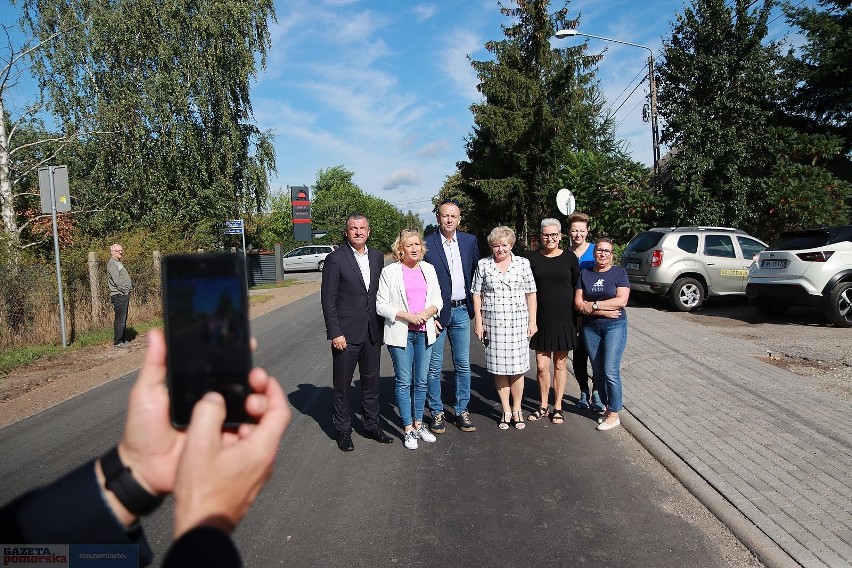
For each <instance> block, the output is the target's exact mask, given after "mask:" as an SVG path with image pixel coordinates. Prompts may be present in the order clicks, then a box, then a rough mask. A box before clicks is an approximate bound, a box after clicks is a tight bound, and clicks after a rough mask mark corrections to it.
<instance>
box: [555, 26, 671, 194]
mask: <svg viewBox="0 0 852 568" xmlns="http://www.w3.org/2000/svg"><path fill="white" fill-rule="evenodd" d="M578 35H579V36H584V37H590V38H593V39H599V40H602V41H611V42H613V43H620V44H623V45H630V46H633V47H639V48H642V49H647V50H648V80H649V81H650V84H651V87H650V96H651V149H652V152H653V158H654V187H658V186H659V174H660V130H659V128H658V126H657V81H656V79H655V78H654V50H653V49H651V48H650V47H648V46H647V45H640V44H638V43H631V42H629V41H621V40H620V39H612V38H609V37H602V36H596V35H592V34H587V33H584V32H581V31H577V30H559V31H558V32H556V37H557V38H558V39H563V38H566V37H573V36H578Z"/></svg>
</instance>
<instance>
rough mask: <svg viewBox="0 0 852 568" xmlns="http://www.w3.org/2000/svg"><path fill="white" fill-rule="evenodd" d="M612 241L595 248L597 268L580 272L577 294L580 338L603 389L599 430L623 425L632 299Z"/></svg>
mask: <svg viewBox="0 0 852 568" xmlns="http://www.w3.org/2000/svg"><path fill="white" fill-rule="evenodd" d="M613 248H614V247H613V244H612V239H608V238H602V239H600V240H599V241H598V242H597V244H596V245H595V265H594V266H593V267H592V268H591V269H587V270H583V271H581V272H580V278H579V279H578V280H577V286H576V290H575V292H574V307H575V308H576V309H577V311H578V312H580V313H581V314H583V315H582V317H583V327H582V330H581V335H582V338H583V341H584V342H585V344H586V349H587V350H588V352H589V359H590V360H591V362H592V370H593V371H594V373H595V382H596V383H598V384H599V385H601V386H602V387H603V389H602V392H601V393H600V394H601V399H602V402H603V403H604V404H605V405H606V412H604V414H603V415H602V416H601V417H600V418H599V419H598V422H599V423H598V430H603V431H605V430H612V429H613V428H617V427H618V426H620V425H621V420H620V419H619V417H618V412H619V411H620V410H621V357H622V355H623V354H624V347H625V345H627V313H626V312H625V310H624V308H625V306H627V300H628V298H629V297H630V281H629V280H628V279H627V272H625V271H624V269H623V268H621V267H620V266H614V265H613V263H612V260H613V254H615V253H614V251H613Z"/></svg>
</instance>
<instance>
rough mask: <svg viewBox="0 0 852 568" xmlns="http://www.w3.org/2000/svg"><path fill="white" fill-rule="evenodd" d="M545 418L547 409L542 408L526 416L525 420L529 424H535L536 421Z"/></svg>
mask: <svg viewBox="0 0 852 568" xmlns="http://www.w3.org/2000/svg"><path fill="white" fill-rule="evenodd" d="M545 416H547V407H546V406H542V407H539V409H538V410H536V411H535V412H532V413H530V415H529V416H527V420H529V421H530V422H535V421H536V420H541V419H542V418H544V417H545Z"/></svg>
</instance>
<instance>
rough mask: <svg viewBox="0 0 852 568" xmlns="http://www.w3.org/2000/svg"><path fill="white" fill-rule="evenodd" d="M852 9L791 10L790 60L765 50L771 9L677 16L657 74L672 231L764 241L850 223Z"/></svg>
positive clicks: (772, 2)
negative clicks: (717, 232)
mask: <svg viewBox="0 0 852 568" xmlns="http://www.w3.org/2000/svg"><path fill="white" fill-rule="evenodd" d="M849 4H850V3H849V2H848V1H836V2H835V1H833V0H823V1H821V2H820V5H821V6H822V7H824V8H827V10H825V11H820V10H817V9H794V8H792V7H790V6H789V5H787V7H786V13H787V16H788V18H789V21H790V23H791V25H793V26H799V25H800V26H803V28H804V29H805V31H806V39H807V42H806V44H805V46H804V48H803V49H802V50H801V53H797V52H796V51H795V50H792V49H791V50H789V52H788V53H787V55H786V56H784V55H782V44H781V43H780V42H777V41H768V40H767V32H768V23H769V18H770V14H771V13H772V10H773V8H776V7H777V6H778V2H777V1H776V0H764V1H762V2H752V1H749V0H735V1H734V2H733V3H732V4H731V5H728V4H727V3H726V2H725V0H693V1H692V3H691V6H688V7H686V8H685V9H684V11H683V13H682V14H678V16H677V19H676V21H675V22H674V23H673V24H672V35H671V38H670V39H668V40H666V41H664V42H663V58H662V60H661V61H660V62H659V65H658V67H657V72H658V74H659V78H660V79H659V103H660V112H661V114H662V116H663V118H664V119H665V126H664V128H663V133H662V141H663V142H664V143H665V144H667V145H668V146H669V148H670V149H671V154H670V161H669V164H668V167H667V172H666V179H665V183H664V190H665V196H664V197H665V198H666V200H667V206H666V207H665V208H664V219H665V220H666V221H667V222H668V223H670V224H680V225H684V224H704V225H724V226H737V227H740V228H743V229H746V230H748V231H750V232H752V233H754V234H756V235H759V236H762V237H764V238H768V239H771V238H774V237H775V236H777V234H778V233H779V232H781V231H783V230H787V229H791V228H796V227H808V226H814V225H823V224H828V225H830V224H845V223H849V222H850V221H849V205H850V202H849V200H850V196H852V188H850V185H849V183H848V182H849V179H850V178H852V176H850V175H849V173H852V172H850V171H849V170H848V163H849V144H850V141H852V140H850V137H849V131H848V121H849V108H850V104H852V103H850V101H852V97H850V88H849V84H850V83H849V80H848V77H849V71H850V69H849V66H850V63H849V62H850V49H849V44H848V40H849V39H850V27H849V24H850V21H849ZM841 5H845V7H843V6H841ZM834 34H837V36H835V35H834ZM844 129H845V130H844ZM844 164H845V168H846V174H844V173H843V172H844ZM844 178H845V179H844Z"/></svg>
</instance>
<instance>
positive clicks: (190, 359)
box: [162, 253, 251, 427]
mask: <svg viewBox="0 0 852 568" xmlns="http://www.w3.org/2000/svg"><path fill="white" fill-rule="evenodd" d="M162 277H163V319H164V322H165V328H166V344H167V356H166V357H167V368H168V384H169V396H170V400H171V412H172V422H173V423H174V425H175V426H178V427H185V426H186V425H188V424H189V420H190V417H191V416H192V407H193V406H194V405H195V403H196V402H197V401H198V399H200V398H201V397H202V396H204V394H205V393H207V392H209V391H216V392H219V393H221V394H222V396H224V397H225V404H226V407H227V418H226V420H225V425H226V426H236V425H238V424H239V423H241V422H248V421H249V417H248V415H247V414H246V411H245V400H246V397H247V396H248V394H249V386H248V373H249V371H250V370H251V348H250V346H249V345H250V344H249V341H250V331H249V324H248V297H247V293H246V278H245V260H244V257H243V255H242V254H235V253H214V254H196V255H172V256H166V257H164V258H163V270H162Z"/></svg>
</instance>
